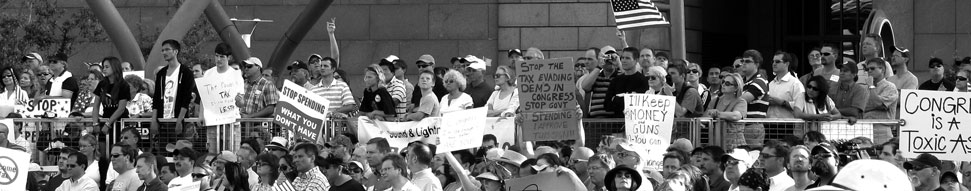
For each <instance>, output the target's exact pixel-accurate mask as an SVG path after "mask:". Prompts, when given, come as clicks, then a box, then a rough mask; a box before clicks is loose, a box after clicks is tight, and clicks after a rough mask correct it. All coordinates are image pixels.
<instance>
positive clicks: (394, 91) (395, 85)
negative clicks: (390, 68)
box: [388, 78, 408, 117]
mask: <svg viewBox="0 0 971 191" xmlns="http://www.w3.org/2000/svg"><path fill="white" fill-rule="evenodd" d="M405 90H406V88H405V82H404V81H401V80H399V79H398V78H391V83H390V84H388V93H390V94H391V99H394V102H395V103H396V104H395V113H396V115H395V116H397V117H404V115H405V114H407V113H408V94H407V93H405Z"/></svg>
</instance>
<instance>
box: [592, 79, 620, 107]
mask: <svg viewBox="0 0 971 191" xmlns="http://www.w3.org/2000/svg"><path fill="white" fill-rule="evenodd" d="M617 75H620V74H619V73H618V72H614V74H613V75H610V76H609V77H608V76H606V75H604V73H600V75H598V76H597V81H596V82H594V84H593V88H591V89H592V91H591V92H593V93H592V94H591V96H590V117H592V118H598V117H599V118H603V117H610V116H613V115H614V112H611V111H608V110H607V107H606V100H607V90H608V89H609V88H610V80H612V79H613V77H614V76H617Z"/></svg>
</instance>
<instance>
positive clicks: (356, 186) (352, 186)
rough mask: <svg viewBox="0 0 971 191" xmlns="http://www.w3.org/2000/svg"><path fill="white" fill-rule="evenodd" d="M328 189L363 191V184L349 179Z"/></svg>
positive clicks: (335, 190)
mask: <svg viewBox="0 0 971 191" xmlns="http://www.w3.org/2000/svg"><path fill="white" fill-rule="evenodd" d="M423 99H424V98H423ZM330 191H364V185H363V184H361V183H360V182H357V180H354V179H351V180H348V181H347V182H344V184H341V185H335V186H331V187H330Z"/></svg>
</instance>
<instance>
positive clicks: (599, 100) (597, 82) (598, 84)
mask: <svg viewBox="0 0 971 191" xmlns="http://www.w3.org/2000/svg"><path fill="white" fill-rule="evenodd" d="M587 52H590V51H587ZM601 52H604V55H603V57H604V60H603V61H601V62H599V64H600V69H595V70H593V71H592V72H590V73H589V74H587V75H585V76H589V77H585V78H583V79H582V80H581V81H580V89H583V91H584V92H590V102H589V104H590V107H589V109H588V110H589V116H590V117H592V118H606V117H613V116H614V112H613V111H612V110H608V109H607V105H608V104H607V101H608V100H609V99H608V98H610V97H607V91H608V90H609V89H610V82H611V81H612V80H613V79H614V77H616V76H618V75H620V72H618V71H617V70H616V69H617V66H616V64H617V63H620V59H619V58H620V57H619V56H617V52H616V51H615V50H614V48H613V47H610V46H605V47H603V48H602V49H601Z"/></svg>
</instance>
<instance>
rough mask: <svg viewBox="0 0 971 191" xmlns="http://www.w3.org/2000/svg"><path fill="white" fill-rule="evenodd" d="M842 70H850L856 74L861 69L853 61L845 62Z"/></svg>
mask: <svg viewBox="0 0 971 191" xmlns="http://www.w3.org/2000/svg"><path fill="white" fill-rule="evenodd" d="M840 70H843V71H847V70H849V72H850V73H853V74H856V73H857V72H859V71H860V69H859V68H857V67H856V63H853V62H846V64H843V68H840Z"/></svg>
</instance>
